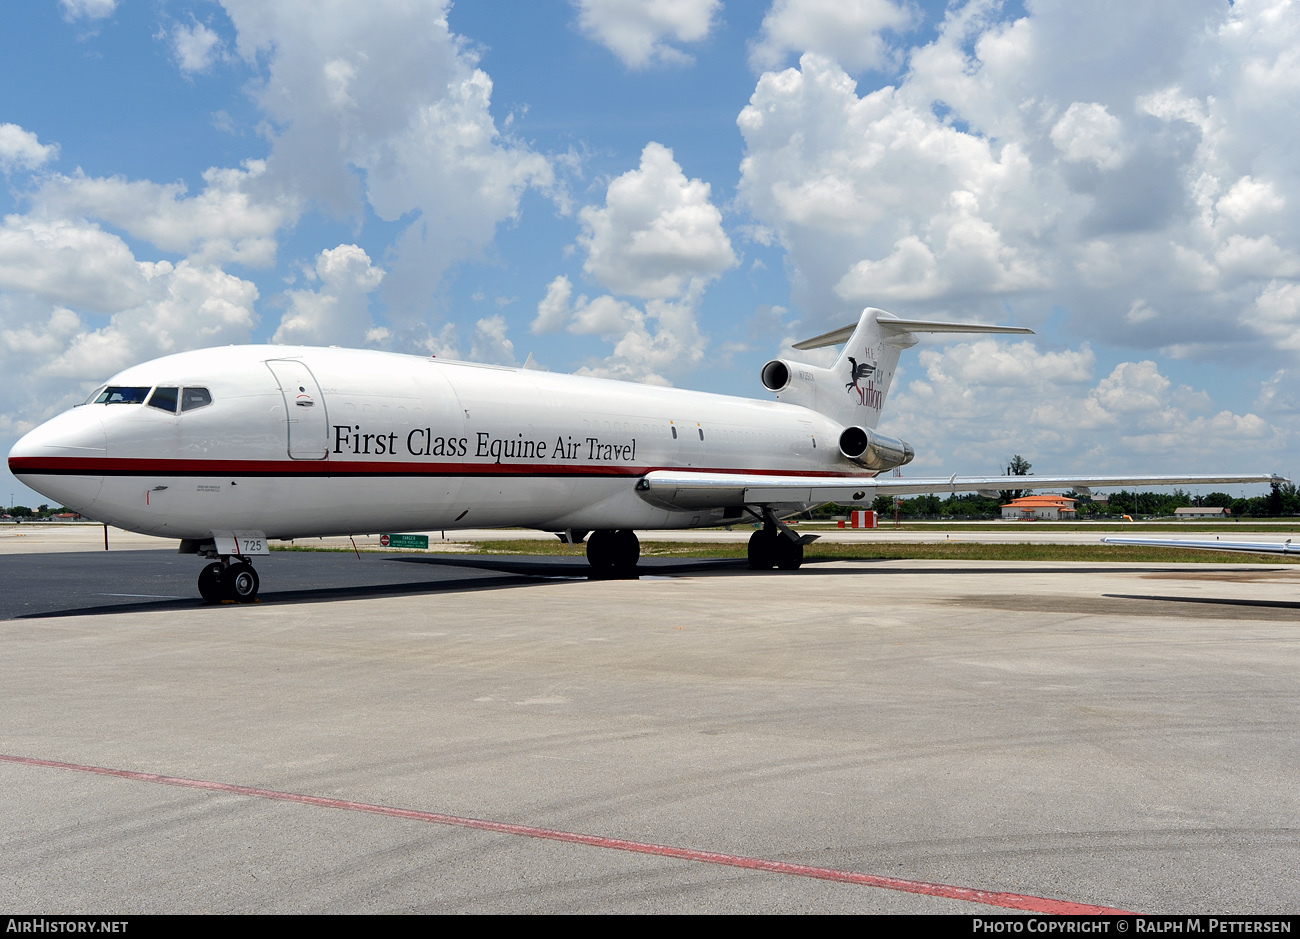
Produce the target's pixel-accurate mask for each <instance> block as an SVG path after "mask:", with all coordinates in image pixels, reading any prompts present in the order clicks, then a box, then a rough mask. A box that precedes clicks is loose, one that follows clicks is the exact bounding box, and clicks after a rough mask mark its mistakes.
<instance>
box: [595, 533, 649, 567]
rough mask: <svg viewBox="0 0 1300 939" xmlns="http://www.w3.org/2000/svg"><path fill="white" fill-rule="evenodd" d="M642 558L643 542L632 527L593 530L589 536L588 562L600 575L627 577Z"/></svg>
mask: <svg viewBox="0 0 1300 939" xmlns="http://www.w3.org/2000/svg"><path fill="white" fill-rule="evenodd" d="M640 559H641V542H640V541H639V540H637V537H636V532H634V531H632V530H631V529H630V528H624V529H621V530H619V531H609V530H608V529H606V530H603V531H593V532H592V533H591V534H590V535H589V536H588V538H587V563H588V564H590V565H591V566H592V567H593V568H594V569H595V573H596V574H598V575H604V576H606V577H626V576H628V575H630V574H632V573H633V572H635V571H636V564H637V561H639V560H640Z"/></svg>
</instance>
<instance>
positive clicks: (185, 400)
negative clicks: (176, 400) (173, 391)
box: [181, 388, 212, 411]
mask: <svg viewBox="0 0 1300 939" xmlns="http://www.w3.org/2000/svg"><path fill="white" fill-rule="evenodd" d="M211 403H212V395H210V394H208V389H206V388H186V389H185V390H184V391H183V392H182V393H181V410H182V411H193V410H196V409H198V408H206V407H207V406H208V405H209V404H211Z"/></svg>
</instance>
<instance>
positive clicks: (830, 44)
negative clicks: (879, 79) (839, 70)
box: [749, 0, 916, 72]
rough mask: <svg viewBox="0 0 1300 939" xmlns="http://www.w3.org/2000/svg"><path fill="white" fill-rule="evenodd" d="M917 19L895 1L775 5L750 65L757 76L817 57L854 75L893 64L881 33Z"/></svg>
mask: <svg viewBox="0 0 1300 939" xmlns="http://www.w3.org/2000/svg"><path fill="white" fill-rule="evenodd" d="M915 21H916V15H915V13H914V11H913V10H912V8H911V7H910V6H909V5H908V4H906V3H896V2H894V0H775V2H774V3H773V4H772V7H771V9H770V10H768V11H767V15H766V16H764V17H763V27H762V32H761V35H760V36H759V38H758V39H757V40H756V41H755V42H754V44H753V46H752V47H751V48H750V55H749V60H750V64H752V65H753V66H754V68H756V69H759V70H766V69H773V68H778V67H780V66H782V65H784V64H785V62H786V59H787V58H788V57H789V56H790V54H791V53H794V54H795V55H796V56H797V55H799V54H802V53H804V52H819V53H821V54H823V55H827V56H830V57H831V58H833V59H835V61H837V62H838V63H839V64H840V65H842V66H843V67H844V68H846V69H848V70H849V71H852V72H858V71H862V70H863V69H881V68H885V67H887V66H891V65H893V64H894V63H895V59H896V51H895V50H894V49H893V48H892V47H891V46H890V44H889V42H888V41H887V40H886V39H885V36H884V34H885V32H887V31H892V32H895V33H901V32H904V31H906V30H907V29H909V28H911V27H912V26H913V25H914V23H915Z"/></svg>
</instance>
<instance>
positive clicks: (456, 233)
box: [223, 0, 554, 327]
mask: <svg viewBox="0 0 1300 939" xmlns="http://www.w3.org/2000/svg"><path fill="white" fill-rule="evenodd" d="M223 5H224V7H225V8H226V11H227V12H228V13H229V15H230V18H231V21H232V22H233V24H234V27H235V30H236V48H237V50H238V52H239V54H240V55H242V56H243V57H244V58H245V59H246V60H247V61H248V62H249V63H250V64H252V65H254V66H255V67H258V68H259V71H262V72H263V74H264V76H265V77H264V80H263V81H262V82H261V83H260V84H259V85H258V86H257V87H256V89H255V94H256V97H257V101H258V102H259V104H260V105H261V107H262V108H263V110H264V111H265V113H266V114H267V116H268V117H269V118H270V119H271V120H272V121H273V122H274V127H275V131H274V132H273V135H272V151H271V155H270V157H269V158H268V160H267V184H268V185H269V186H271V187H273V188H275V189H277V190H278V191H281V192H286V193H292V194H294V195H296V196H298V197H301V198H303V199H305V200H311V201H314V202H315V203H317V204H319V205H321V206H324V207H325V208H327V209H328V210H330V211H333V212H335V213H337V214H339V215H345V216H359V215H361V213H362V209H363V204H364V203H365V202H368V203H369V205H370V206H371V207H372V209H373V210H374V212H375V213H376V214H377V215H379V217H380V218H382V219H385V220H387V221H396V220H398V219H403V220H405V219H410V221H409V222H406V223H405V224H406V227H405V229H404V231H403V233H402V234H401V236H400V237H399V238H398V240H397V242H396V245H395V249H394V251H393V255H392V257H391V258H390V259H389V260H388V262H387V267H388V271H389V273H388V276H387V277H386V278H385V280H384V296H385V299H386V300H387V303H388V316H389V318H390V320H392V321H394V323H395V324H397V325H399V326H403V327H410V326H412V325H413V324H419V323H421V322H422V321H423V320H424V319H425V318H426V317H427V316H428V315H429V312H430V301H431V298H432V297H433V296H434V295H435V294H436V293H437V289H438V285H439V283H440V282H441V279H442V276H443V274H444V273H445V272H446V271H447V270H448V269H449V268H450V267H451V266H452V265H454V264H455V263H457V262H458V261H461V260H464V259H467V258H471V257H475V256H477V255H478V254H479V253H481V252H482V251H483V249H484V248H486V247H487V245H489V244H490V243H491V241H492V239H493V238H494V237H495V233H496V229H497V226H498V225H499V224H500V223H502V222H504V221H507V220H509V219H512V218H514V217H515V215H516V214H517V212H518V209H519V200H520V198H521V196H522V194H523V192H524V191H525V190H526V189H527V188H528V187H530V186H538V187H541V188H547V187H549V186H551V185H552V183H553V181H554V174H553V172H552V169H551V165H550V163H549V162H548V161H547V159H546V158H545V157H543V156H541V155H540V154H537V153H535V152H533V151H532V150H531V149H530V148H529V147H528V146H527V145H526V144H525V143H523V142H521V141H517V140H515V139H513V138H511V137H509V136H508V135H506V134H503V133H502V132H501V131H500V129H498V128H497V126H496V124H495V121H494V120H493V118H492V115H491V112H490V110H489V104H490V101H491V94H492V82H491V79H490V78H489V77H488V76H487V74H486V73H485V72H483V71H482V70H481V69H478V68H477V67H476V61H477V60H476V58H475V56H474V54H473V53H472V52H470V51H469V50H468V47H467V46H466V44H465V43H464V42H462V41H461V40H460V39H459V37H457V36H455V35H454V34H453V33H452V32H451V31H450V29H449V27H448V24H447V9H448V3H447V2H446V0H376V2H374V3H368V4H364V5H352V6H348V5H338V4H336V5H332V6H330V7H328V8H326V9H325V10H322V8H321V7H320V5H319V4H316V3H313V2H309V0H281V2H277V3H264V2H262V0H223Z"/></svg>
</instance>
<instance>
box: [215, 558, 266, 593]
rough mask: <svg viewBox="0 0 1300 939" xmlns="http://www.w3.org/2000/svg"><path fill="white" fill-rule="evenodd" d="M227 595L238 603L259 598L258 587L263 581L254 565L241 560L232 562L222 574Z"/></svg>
mask: <svg viewBox="0 0 1300 939" xmlns="http://www.w3.org/2000/svg"><path fill="white" fill-rule="evenodd" d="M221 580H222V583H223V584H224V585H225V587H226V591H227V595H228V596H229V597H230V599H232V600H234V601H235V602H237V603H252V602H253V601H254V600H256V599H257V588H258V587H259V586H261V583H260V581H259V579H258V576H257V571H255V570H253V565H251V564H248V563H245V562H244V561H239V562H237V563H235V564H231V565H230V566H229V567H227V568H226V570H225V572H224V573H223V574H222V575H221Z"/></svg>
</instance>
